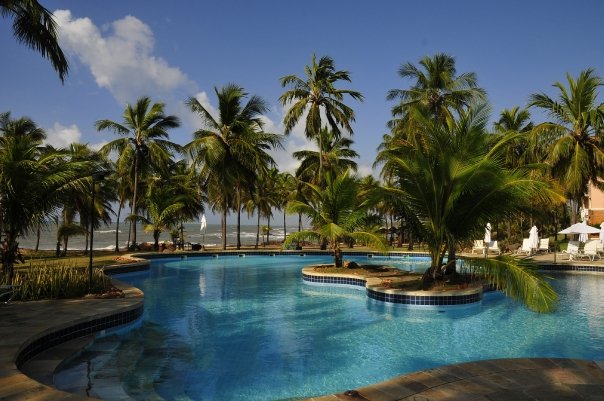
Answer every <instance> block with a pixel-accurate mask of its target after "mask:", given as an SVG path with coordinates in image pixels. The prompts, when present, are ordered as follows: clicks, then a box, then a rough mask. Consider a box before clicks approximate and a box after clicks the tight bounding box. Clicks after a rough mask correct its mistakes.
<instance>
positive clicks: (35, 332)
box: [0, 254, 604, 401]
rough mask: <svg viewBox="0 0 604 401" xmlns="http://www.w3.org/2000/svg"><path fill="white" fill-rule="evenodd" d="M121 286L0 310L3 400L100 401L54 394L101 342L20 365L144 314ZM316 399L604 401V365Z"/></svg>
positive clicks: (520, 371) (446, 374)
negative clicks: (101, 294) (60, 373)
mask: <svg viewBox="0 0 604 401" xmlns="http://www.w3.org/2000/svg"><path fill="white" fill-rule="evenodd" d="M537 258H538V259H540V260H539V261H543V262H545V263H550V262H553V255H551V254H550V255H540V256H538V257H537ZM550 259H551V260H550ZM565 263H568V262H567V261H565ZM591 263H593V264H595V265H599V266H604V261H597V262H584V261H581V262H579V263H578V264H580V265H585V264H591ZM120 286H121V287H122V289H123V290H124V292H125V294H126V297H125V298H115V299H74V300H57V301H38V302H26V303H19V302H14V303H11V304H9V305H6V304H4V303H2V304H0V400H7V401H55V400H93V399H94V398H85V397H82V396H79V395H75V394H71V393H66V392H63V391H59V390H57V389H55V388H54V387H52V376H53V373H54V371H55V369H57V367H59V365H60V364H61V362H62V361H63V360H64V359H66V358H69V357H70V356H72V355H74V354H76V353H77V352H79V351H80V350H81V349H83V347H85V346H86V345H87V344H88V343H89V342H90V341H91V340H92V339H93V337H94V336H93V335H88V336H82V337H80V338H78V339H75V340H72V341H69V342H65V343H62V344H60V345H58V346H56V347H52V348H49V349H47V350H45V351H43V352H41V353H39V354H37V355H36V356H35V357H34V358H33V359H31V360H29V361H26V362H25V363H23V364H22V365H21V366H20V368H21V370H20V369H19V368H17V363H16V361H17V359H18V357H19V355H20V354H21V353H22V352H23V350H25V349H26V348H27V347H28V346H30V345H31V344H32V343H34V342H35V341H36V340H39V339H41V338H43V337H44V336H45V335H48V334H49V333H55V332H57V331H60V330H62V329H64V328H66V327H70V326H73V325H77V324H79V323H82V322H88V321H91V320H93V319H99V318H101V319H102V318H104V317H107V316H110V315H112V314H116V313H119V312H124V311H129V310H133V309H134V308H140V306H141V305H142V303H143V298H144V295H143V294H142V292H141V291H139V290H138V289H136V288H133V287H129V286H126V285H120ZM24 372H25V373H24ZM117 387H119V386H117ZM308 400H315V401H336V400H348V401H354V400H361V401H362V400H368V401H395V400H396V401H401V400H414V401H437V400H438V401H444V400H472V401H487V400H490V401H525V400H526V401H529V400H531V401H562V400H569V401H570V400H573V401H575V400H592V401H595V400H602V401H604V362H597V361H585V360H574V359H550V358H531V359H526V358H523V359H499V360H486V361H476V362H469V363H463V364H456V365H449V366H443V367H439V368H435V369H429V370H425V371H421V372H416V373H411V374H407V375H402V376H399V377H396V378H393V379H391V380H388V381H385V382H381V383H377V384H373V385H370V386H367V387H363V388H358V389H352V390H350V391H347V392H343V393H340V394H332V395H326V396H318V397H314V398H309V399H308Z"/></svg>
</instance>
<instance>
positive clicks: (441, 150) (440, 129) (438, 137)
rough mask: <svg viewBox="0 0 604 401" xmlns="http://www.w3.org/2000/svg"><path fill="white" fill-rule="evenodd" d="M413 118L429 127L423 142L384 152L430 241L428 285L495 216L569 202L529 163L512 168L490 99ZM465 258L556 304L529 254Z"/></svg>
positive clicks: (526, 297) (515, 291)
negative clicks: (492, 127)
mask: <svg viewBox="0 0 604 401" xmlns="http://www.w3.org/2000/svg"><path fill="white" fill-rule="evenodd" d="M414 118H416V119H417V120H418V125H419V126H421V127H422V129H421V133H422V137H423V140H422V146H416V145H415V144H413V143H411V142H399V143H397V144H396V145H395V146H392V147H390V148H388V149H385V150H383V151H382V152H381V153H380V155H379V159H380V160H382V161H384V162H385V164H386V165H387V168H388V171H390V172H392V174H393V177H394V183H395V184H394V185H393V186H391V187H389V188H387V190H388V191H389V192H390V193H391V194H393V195H396V196H397V197H398V198H399V199H400V200H401V201H403V202H404V203H405V205H406V207H407V208H408V210H409V211H411V213H410V214H409V217H410V218H413V219H414V220H415V223H416V224H417V226H418V227H420V228H421V233H422V235H423V237H424V238H425V240H426V242H427V245H428V248H429V253H430V256H431V265H430V268H429V269H428V270H427V271H426V273H425V274H424V277H423V282H424V285H425V287H428V286H429V285H430V284H431V283H433V282H434V281H437V280H441V279H444V276H443V273H444V272H447V273H454V272H455V263H456V260H455V258H454V257H452V256H451V255H452V252H451V251H452V249H451V247H452V246H457V245H458V244H461V243H463V242H464V241H468V240H469V239H471V238H473V237H474V236H475V235H477V234H478V233H481V232H482V230H483V229H484V226H485V224H486V223H487V222H488V221H493V220H496V219H497V218H501V217H503V216H506V215H513V214H516V213H520V212H522V210H524V208H525V207H526V205H527V204H529V203H530V202H531V201H532V200H533V199H541V200H546V199H547V200H548V201H550V202H552V203H555V202H562V201H563V197H562V196H561V195H559V194H558V193H556V192H555V191H554V190H552V187H551V184H550V183H549V182H548V181H546V180H537V179H533V178H531V176H530V169H529V168H530V166H527V167H526V168H517V169H509V168H506V166H505V163H504V155H503V149H504V147H505V145H506V143H505V140H501V141H500V142H498V143H495V144H492V143H491V135H489V134H488V133H487V132H486V129H485V126H486V124H487V121H488V109H487V108H486V107H485V106H481V107H477V108H472V109H470V110H469V111H468V112H463V113H461V114H460V117H459V118H458V119H457V120H455V121H449V122H448V123H447V124H441V123H439V122H438V121H437V120H434V119H433V118H431V117H430V116H422V115H416V116H415V117H414ZM447 251H449V260H448V262H447V263H446V264H445V263H444V258H445V255H446V253H447ZM465 264H466V265H468V264H471V265H475V266H478V268H477V270H476V272H477V273H478V274H481V275H483V276H484V277H485V278H486V279H487V280H489V281H490V282H492V283H494V284H495V285H496V286H497V287H498V288H500V289H502V290H504V291H506V292H507V293H508V294H510V295H512V296H515V297H517V298H520V299H522V300H523V301H524V302H525V303H526V304H527V305H528V306H529V307H530V308H533V309H535V310H538V311H548V310H551V309H552V308H553V307H554V306H555V301H556V294H555V292H554V291H553V290H552V288H551V287H550V286H549V284H548V283H547V282H546V281H544V280H542V279H541V278H540V276H539V275H538V274H537V272H536V269H535V268H534V266H533V267H531V266H530V264H528V263H526V262H524V261H519V260H517V259H515V258H511V257H502V258H498V259H491V260H488V261H484V260H483V259H480V260H469V261H466V262H465Z"/></svg>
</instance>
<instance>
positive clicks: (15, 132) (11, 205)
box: [0, 113, 90, 281]
mask: <svg viewBox="0 0 604 401" xmlns="http://www.w3.org/2000/svg"><path fill="white" fill-rule="evenodd" d="M45 137H46V135H45V133H44V131H43V130H42V129H40V128H38V127H37V126H36V124H35V123H34V122H33V121H32V120H31V119H29V118H19V119H16V120H13V119H12V118H11V116H10V113H3V114H0V228H1V235H2V244H1V246H0V252H1V255H0V256H1V260H2V269H3V272H4V275H5V277H6V278H7V279H8V280H9V281H10V280H11V279H12V275H13V265H14V263H15V261H16V260H17V259H18V258H19V243H18V238H19V237H20V236H22V235H25V234H28V233H30V232H31V231H32V230H34V229H36V228H37V227H38V225H40V224H45V222H47V221H48V216H49V215H53V214H56V213H57V212H58V208H59V206H60V204H61V201H62V200H63V199H64V194H65V193H66V192H67V191H69V190H71V189H73V188H74V187H75V188H79V189H80V190H81V191H84V190H85V189H86V188H88V187H89V186H87V185H86V179H87V178H89V177H88V175H89V173H88V172H89V168H90V166H89V164H90V163H89V162H87V161H82V162H77V161H74V162H70V163H66V162H65V160H66V159H65V154H64V153H63V152H59V151H57V152H44V153H42V152H41V151H40V150H41V146H42V141H43V140H44V139H45Z"/></svg>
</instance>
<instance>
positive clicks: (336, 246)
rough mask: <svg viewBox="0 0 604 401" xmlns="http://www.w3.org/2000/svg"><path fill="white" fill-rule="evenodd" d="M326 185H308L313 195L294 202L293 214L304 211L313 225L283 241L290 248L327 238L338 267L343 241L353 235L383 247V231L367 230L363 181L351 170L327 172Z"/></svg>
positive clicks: (288, 208) (289, 209) (291, 210)
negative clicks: (338, 172) (336, 172)
mask: <svg viewBox="0 0 604 401" xmlns="http://www.w3.org/2000/svg"><path fill="white" fill-rule="evenodd" d="M326 184H327V185H326V187H325V188H321V187H320V186H317V185H313V184H307V185H308V187H309V189H310V191H311V193H312V195H311V197H310V199H309V200H308V201H306V202H301V201H298V200H293V201H290V202H289V204H288V206H287V211H288V212H289V213H301V214H304V215H306V216H308V217H309V218H310V220H311V224H312V228H311V229H308V230H302V231H298V232H294V233H291V234H290V235H289V236H288V237H287V238H286V240H285V241H284V243H283V247H288V246H289V245H290V244H292V243H293V242H298V241H303V240H308V239H312V240H318V241H319V242H323V241H326V242H327V244H328V245H329V246H330V248H331V249H332V251H333V252H334V262H335V266H336V267H341V266H342V260H341V257H340V241H342V240H344V239H347V238H353V239H356V240H361V241H365V242H367V243H369V244H372V245H374V246H376V247H378V248H380V249H385V248H386V246H385V242H384V239H383V238H382V236H381V235H380V233H379V232H376V231H363V230H361V227H362V226H363V225H364V223H365V222H366V220H367V208H368V206H369V205H368V203H367V202H363V201H360V200H359V182H358V180H356V179H355V178H354V177H351V176H350V173H349V172H348V171H346V172H344V173H342V174H339V175H337V176H335V177H333V176H332V175H331V174H327V175H326Z"/></svg>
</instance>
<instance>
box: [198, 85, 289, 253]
mask: <svg viewBox="0 0 604 401" xmlns="http://www.w3.org/2000/svg"><path fill="white" fill-rule="evenodd" d="M214 92H215V93H216V97H217V98H218V116H216V117H214V116H213V115H212V114H211V113H210V112H209V111H208V110H207V109H206V108H205V107H204V106H203V105H202V104H201V103H200V102H199V101H198V100H197V99H196V98H194V97H191V98H189V100H188V101H187V105H188V106H189V109H190V110H191V111H192V112H194V113H196V114H197V115H198V116H199V117H200V118H201V121H202V125H203V127H202V128H201V129H199V130H197V131H196V132H194V133H193V141H191V142H190V143H189V144H187V145H186V149H187V151H188V153H189V155H190V156H191V157H192V159H193V162H194V164H195V165H196V166H198V167H199V169H200V171H199V174H200V177H201V180H202V181H203V186H204V187H206V188H207V190H208V192H209V195H208V198H209V199H210V201H211V202H213V207H212V209H213V210H218V211H220V212H221V214H222V219H221V225H222V249H226V219H227V215H228V212H229V210H230V209H231V208H232V205H233V201H232V200H233V199H234V196H235V191H234V188H235V187H237V185H238V184H239V186H241V183H242V182H245V183H246V184H248V185H253V184H254V181H253V178H254V177H256V176H257V175H258V172H260V171H262V170H265V169H267V168H268V167H269V166H273V165H274V164H275V162H274V160H273V158H272V157H271V156H270V155H269V154H268V150H269V149H271V148H274V147H281V146H282V145H281V136H280V135H277V134H271V133H267V132H264V131H263V130H262V127H263V123H262V119H261V117H262V114H263V113H265V112H266V111H267V110H268V107H267V105H266V102H265V101H264V100H263V99H262V98H260V97H259V96H251V97H250V98H249V100H248V101H247V103H245V104H242V103H243V101H244V99H245V98H246V97H247V96H248V94H247V93H246V92H245V91H244V89H243V88H241V87H239V86H237V85H235V84H227V85H226V86H224V87H223V88H222V89H221V90H220V91H219V90H218V88H214ZM245 177H247V178H245ZM239 209H240V206H239Z"/></svg>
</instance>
